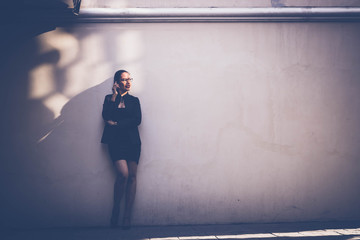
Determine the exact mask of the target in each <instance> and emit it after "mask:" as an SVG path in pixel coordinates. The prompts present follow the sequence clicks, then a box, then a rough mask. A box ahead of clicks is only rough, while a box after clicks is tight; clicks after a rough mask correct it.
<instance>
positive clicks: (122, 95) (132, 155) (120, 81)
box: [101, 70, 141, 229]
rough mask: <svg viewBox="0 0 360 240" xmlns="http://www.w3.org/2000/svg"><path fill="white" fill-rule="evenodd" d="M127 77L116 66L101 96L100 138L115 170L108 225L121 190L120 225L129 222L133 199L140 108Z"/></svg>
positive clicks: (115, 220) (113, 221) (115, 212)
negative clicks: (107, 90) (109, 88)
mask: <svg viewBox="0 0 360 240" xmlns="http://www.w3.org/2000/svg"><path fill="white" fill-rule="evenodd" d="M131 81H132V78H131V77H130V73H129V72H127V71H125V70H119V71H117V72H116V73H115V75H114V84H113V87H112V94H110V95H106V96H105V101H104V105H103V111H102V116H103V119H104V121H105V127H104V132H103V135H102V139H101V142H102V143H106V144H108V149H109V153H110V157H111V160H112V161H113V163H114V166H115V169H116V173H117V176H116V180H115V184H114V205H113V209H112V215H111V221H110V223H111V226H112V227H116V226H117V224H118V218H119V213H120V201H121V199H122V197H123V195H124V193H125V211H124V217H123V224H122V227H123V228H124V229H129V228H130V226H131V224H130V220H131V219H130V218H131V210H132V207H133V203H134V200H135V193H136V172H137V166H138V163H139V157H140V150H141V140H140V136H139V130H138V126H139V125H140V123H141V108H140V102H139V99H138V98H137V97H134V96H131V95H130V94H129V90H130V88H131Z"/></svg>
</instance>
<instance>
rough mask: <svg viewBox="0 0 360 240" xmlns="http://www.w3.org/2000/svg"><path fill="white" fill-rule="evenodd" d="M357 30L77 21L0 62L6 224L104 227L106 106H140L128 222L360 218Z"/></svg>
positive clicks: (0, 219)
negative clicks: (119, 97) (127, 94)
mask: <svg viewBox="0 0 360 240" xmlns="http://www.w3.org/2000/svg"><path fill="white" fill-rule="evenodd" d="M359 26H360V24H359V23H226V24H224V23H222V24H221V23H211V24H209V23H191V24H180V23H179V24H160V23H159V24H151V23H148V24H82V25H74V26H72V27H66V28H65V27H64V28H57V29H56V30H52V31H47V32H45V33H42V34H34V35H35V36H33V37H31V34H28V35H27V36H26V37H23V36H20V37H19V38H17V39H18V41H17V42H16V44H15V43H13V42H12V43H8V46H9V47H10V50H9V52H8V55H7V56H6V61H5V63H4V64H2V66H3V68H2V69H1V76H2V77H1V104H2V105H1V106H2V109H3V114H2V117H1V121H2V124H1V133H2V134H1V138H0V139H1V167H0V181H1V182H0V184H1V188H2V191H1V195H2V196H1V198H0V206H1V213H0V223H1V226H12V227H14V226H16V227H18V226H25V227H34V226H45V227H46V226H103V225H107V224H108V222H109V217H110V211H111V204H112V187H113V186H112V184H113V181H114V172H113V169H112V165H111V162H110V161H109V159H108V156H107V152H106V148H105V146H103V145H101V144H100V137H101V133H102V127H103V122H102V119H101V109H102V102H103V98H104V95H105V94H108V93H110V88H111V85H112V76H113V74H114V72H115V71H116V70H118V69H120V68H124V69H127V70H129V71H130V72H131V73H132V76H133V77H134V79H135V80H134V84H133V90H132V93H133V94H134V95H136V96H138V97H139V98H140V100H141V104H142V110H143V123H142V124H141V127H140V131H141V137H142V140H143V151H142V156H141V159H140V164H139V174H138V194H137V198H136V203H135V209H134V216H133V217H134V219H133V222H134V224H141V225H154V224H205V223H239V222H282V221H286V222H287V221H312V220H351V219H358V220H359V219H360V206H359V204H358V203H359V201H360V181H359V176H360V164H359V157H360V150H359V149H360V148H359V143H360V127H359V122H360V109H359V107H360V95H359V91H360V81H359V75H360V69H359V68H358V63H359V62H360V45H359V39H360V28H359Z"/></svg>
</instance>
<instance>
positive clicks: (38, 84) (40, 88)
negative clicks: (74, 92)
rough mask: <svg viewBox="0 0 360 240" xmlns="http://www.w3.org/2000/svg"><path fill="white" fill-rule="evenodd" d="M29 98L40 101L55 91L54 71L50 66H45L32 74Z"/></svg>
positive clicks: (34, 70)
mask: <svg viewBox="0 0 360 240" xmlns="http://www.w3.org/2000/svg"><path fill="white" fill-rule="evenodd" d="M29 85H30V91H29V98H31V99H39V98H43V97H45V96H47V95H49V94H51V93H52V92H53V91H54V90H55V83H54V71H53V66H52V65H50V64H43V65H40V66H38V67H36V68H35V69H33V70H32V71H31V72H30V84H29Z"/></svg>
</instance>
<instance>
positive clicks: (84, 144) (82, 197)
mask: <svg viewBox="0 0 360 240" xmlns="http://www.w3.org/2000/svg"><path fill="white" fill-rule="evenodd" d="M27 27H28V26H25V27H23V28H21V27H18V28H13V29H11V28H10V27H9V28H7V27H3V28H2V29H3V30H4V29H5V30H11V31H9V32H8V34H9V35H8V36H7V40H6V41H7V44H8V45H7V50H6V51H5V52H4V54H5V56H6V57H4V56H3V58H2V59H1V60H2V61H1V63H4V64H2V68H1V69H0V71H1V72H0V73H1V76H2V81H1V88H0V89H1V90H0V95H1V96H0V101H1V107H2V108H1V109H2V112H3V114H2V117H1V133H2V134H1V137H0V141H1V151H0V157H1V161H0V186H1V188H2V193H1V197H0V206H2V209H1V211H0V225H1V226H29V227H31V226H39V225H42V226H49V225H50V226H51V225H63V224H64V223H66V222H67V224H68V225H74V223H77V222H79V221H80V222H81V220H82V219H84V218H86V219H89V218H90V219H91V218H92V217H91V216H93V218H94V220H93V222H107V221H106V220H105V219H95V218H99V215H101V216H104V217H106V216H107V214H103V213H98V212H96V211H100V210H94V209H90V208H92V207H94V206H95V205H96V208H95V209H102V210H104V209H107V208H109V206H111V203H110V202H109V201H110V199H111V198H109V196H111V194H112V193H111V192H112V186H109V185H108V184H107V183H108V182H112V179H111V178H112V177H113V176H111V174H109V172H111V171H112V168H111V162H110V161H109V160H108V158H107V156H106V155H107V152H106V148H105V146H104V145H102V144H100V138H101V134H102V128H103V125H102V120H101V109H102V102H103V98H104V93H107V92H109V91H110V90H109V89H110V87H109V86H111V84H112V78H109V79H106V80H104V81H103V82H102V83H101V84H99V85H97V86H95V87H92V88H90V89H88V90H86V91H84V92H82V93H80V94H78V95H76V96H75V97H73V98H71V99H70V100H69V101H68V102H67V103H66V104H65V105H64V106H63V107H62V109H61V112H60V116H58V117H57V116H56V114H54V111H52V110H51V109H49V108H48V107H46V104H44V98H31V97H30V96H29V92H30V90H31V88H32V87H33V86H31V82H30V81H29V79H30V77H31V76H30V73H31V71H32V70H33V69H34V68H35V67H37V66H41V65H43V64H49V65H56V64H57V63H58V62H59V59H60V53H59V51H58V50H51V51H48V52H46V53H43V54H39V52H41V51H40V48H41V46H40V45H39V42H37V41H36V39H35V38H34V36H36V35H38V34H41V33H43V32H44V31H45V32H46V31H47V30H52V29H53V28H43V26H34V28H33V29H32V28H30V29H29V28H27ZM44 29H46V30H44ZM12 42H13V44H12ZM2 48H6V46H4V45H3V46H2ZM56 71H57V72H55V76H56V77H57V78H54V80H55V81H54V83H55V86H54V88H55V89H56V90H61V89H63V88H64V86H63V81H62V80H61V79H60V78H61V77H62V75H63V73H62V72H60V70H56ZM55 96H56V95H55ZM56 100H57V99H56V98H53V99H52V101H54V103H53V104H55V105H56ZM99 179H100V180H99ZM89 193H90V195H89ZM91 194H92V195H91ZM99 205H100V207H99ZM75 210H76V211H75ZM90 212H91V214H90V215H91V216H89V213H90ZM109 212H110V209H109ZM79 219H80V220H79ZM90 221H92V220H90ZM83 222H84V221H83ZM75 225H76V224H75Z"/></svg>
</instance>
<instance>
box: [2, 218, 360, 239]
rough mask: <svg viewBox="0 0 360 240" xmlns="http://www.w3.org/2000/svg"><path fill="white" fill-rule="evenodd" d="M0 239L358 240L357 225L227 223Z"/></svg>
mask: <svg viewBox="0 0 360 240" xmlns="http://www.w3.org/2000/svg"><path fill="white" fill-rule="evenodd" d="M0 239H2V240H20V239H21V240H45V239H46V240H60V239H61V240H75V239H76V240H78V239H81V240H82V239H84V240H98V239H99V240H122V239H124V240H128V239H129V240H193V239H222V240H223V239H249V240H256V239H270V240H271V239H274V240H288V239H289V240H290V239H291V240H294V239H302V240H310V239H311V240H323V239H329V240H332V239H336V240H337V239H341V240H360V221H358V222H306V223H277V224H273V223H271V224H270V223H269V224H227V225H186V226H135V227H132V228H131V229H130V230H122V229H121V228H115V229H113V228H105V227H94V228H51V229H31V230H6V231H2V232H1V235H0Z"/></svg>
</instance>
